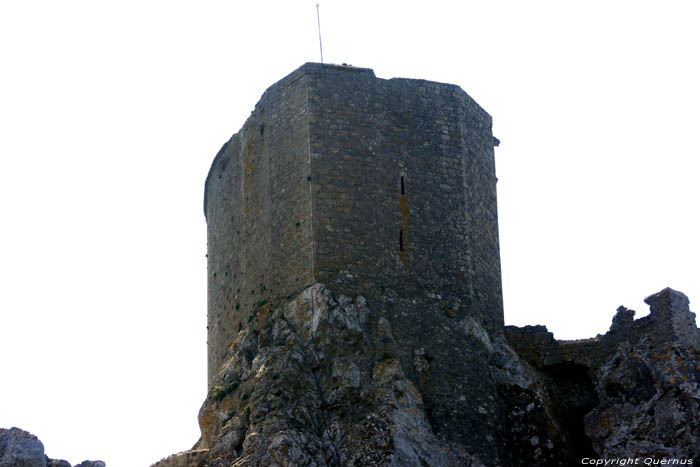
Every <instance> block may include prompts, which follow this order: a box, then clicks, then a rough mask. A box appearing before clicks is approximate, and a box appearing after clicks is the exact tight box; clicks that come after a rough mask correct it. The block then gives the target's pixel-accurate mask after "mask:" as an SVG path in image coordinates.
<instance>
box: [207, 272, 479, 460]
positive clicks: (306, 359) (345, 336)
mask: <svg viewBox="0 0 700 467" xmlns="http://www.w3.org/2000/svg"><path fill="white" fill-rule="evenodd" d="M395 346H396V343H395V342H394V340H393V337H392V334H391V329H390V327H389V323H388V322H387V321H386V320H385V319H383V318H381V317H378V316H376V315H374V314H373V313H372V312H371V311H370V310H369V309H368V308H367V306H366V304H365V301H364V299H363V298H362V297H357V298H355V299H350V298H347V297H344V296H340V297H338V298H337V299H335V298H334V297H333V296H332V295H331V292H330V291H329V290H328V289H326V288H325V287H324V286H322V285H320V284H317V285H314V286H312V287H309V288H307V289H305V290H304V291H303V292H302V293H301V294H300V295H299V296H298V297H297V298H295V299H293V300H291V301H289V302H288V303H286V304H284V306H282V307H280V308H276V309H273V308H272V306H270V305H263V306H262V307H260V308H259V309H258V310H257V312H256V314H255V316H254V318H252V319H251V320H250V322H249V323H248V326H246V327H245V328H244V329H242V330H241V331H240V333H239V335H238V337H237V338H236V339H235V341H234V342H233V344H232V346H231V348H230V351H229V354H228V355H229V357H228V359H227V361H226V362H225V364H224V365H223V366H222V368H221V369H220V371H219V372H218V374H217V375H216V378H215V384H214V386H213V388H212V389H211V391H210V393H209V396H208V397H207V400H206V402H205V403H204V405H203V407H202V409H201V411H200V427H201V430H202V440H201V441H200V443H198V445H197V447H199V448H206V449H209V460H208V464H207V465H208V466H210V467H211V466H219V465H226V466H228V465H231V466H268V465H294V466H330V465H363V466H373V465H396V466H411V465H415V466H421V465H444V466H462V465H466V466H469V465H474V466H479V465H483V464H482V463H481V461H480V460H478V459H476V458H474V457H472V456H471V455H470V453H468V452H465V451H464V449H463V448H461V447H460V446H457V445H454V444H450V443H447V442H443V441H441V440H440V439H438V438H437V437H436V436H435V434H434V433H433V432H432V430H431V427H430V424H429V422H428V420H427V418H426V414H425V408H424V405H423V400H422V397H421V394H420V393H419V392H418V390H417V389H416V386H415V385H414V383H413V382H412V381H411V380H410V379H408V378H407V377H406V374H405V371H404V368H402V366H401V363H400V361H399V359H397V358H396V348H395Z"/></svg>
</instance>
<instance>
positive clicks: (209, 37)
mask: <svg viewBox="0 0 700 467" xmlns="http://www.w3.org/2000/svg"><path fill="white" fill-rule="evenodd" d="M698 5H699V4H698V3H697V1H674V0H665V1H663V2H661V1H660V0H657V1H653V2H652V1H643V0H641V1H640V0H636V1H622V0H606V1H591V0H589V1H586V2H569V1H561V0H557V1H536V0H535V1H528V2H525V1H522V0H520V1H512V2H509V1H489V2H475V1H467V2H407V1H401V2H394V1H391V2H389V1H382V2H379V1H374V2H369V1H357V0H355V1H352V2H350V1H340V0H335V1H332V0H329V1H324V2H321V26H322V32H323V40H324V43H323V45H324V58H325V59H326V62H331V63H342V62H346V63H350V64H353V65H356V66H363V67H369V68H373V69H374V71H375V73H376V74H377V76H379V77H382V78H391V77H409V78H423V79H431V80H436V81H442V82H449V83H455V84H458V85H460V86H461V87H462V88H463V89H464V90H465V91H466V92H467V93H469V94H470V95H471V96H472V97H473V98H474V99H476V100H477V102H479V103H480V104H481V105H482V106H483V107H484V108H485V109H486V110H487V111H488V112H489V113H490V114H491V115H492V116H493V117H494V134H495V135H496V136H497V137H498V138H500V139H501V142H502V143H501V146H500V147H499V148H497V150H496V159H497V170H498V177H499V185H498V188H499V192H498V196H499V200H498V201H499V217H500V232H501V256H502V265H503V287H504V295H505V307H506V322H507V323H509V324H519V325H522V324H546V325H547V326H548V327H549V329H550V330H551V331H553V332H554V333H555V335H556V336H557V337H559V338H582V337H592V336H594V335H595V334H597V333H603V332H605V331H606V330H607V329H608V327H609V324H610V321H611V319H612V316H613V314H614V312H615V309H616V307H617V306H618V305H621V304H624V305H626V306H628V307H631V308H634V309H636V310H637V311H638V315H643V314H646V313H647V307H646V305H644V304H643V302H642V299H643V298H644V297H645V296H646V295H649V294H651V293H654V292H657V291H658V290H661V289H662V288H663V287H666V286H671V287H673V288H675V289H677V290H681V291H683V292H685V293H686V294H687V295H688V296H689V297H690V299H691V308H693V304H694V303H696V302H694V300H700V284H699V283H698V280H697V279H698V276H697V273H696V268H697V267H698V265H699V264H700V248H699V247H698V233H699V232H698V225H699V224H700V216H699V214H698V208H697V202H698V200H700V188H698V183H697V177H698V168H699V162H698V161H699V157H700V139H699V138H698V128H700V115H699V109H700V86H699V85H698V83H700V65H699V63H700V61H699V60H698V48H699V46H700V27H698V24H699V20H700V16H699V15H698V13H699V9H700V7H699V6H698ZM307 61H319V53H318V36H317V30H316V10H315V2H310V1H286V2H281V1H280V2H272V1H259V2H253V1H247V2H234V1H227V2H224V1H219V2H215V1H201V2H184V1H172V0H171V1H167V2H166V1H143V0H142V1H133V0H121V1H118V2H117V1H112V2H107V1H95V0H92V1H70V0H68V1H62V2H55V1H32V0H24V1H21V2H20V1H15V0H2V1H0V220H1V222H2V228H1V229H0V355H2V357H1V360H0V362H1V366H0V427H6V428H7V427H10V426H13V425H14V426H19V427H22V428H24V429H26V430H29V431H31V432H33V433H34V434H36V435H38V436H39V437H40V438H41V439H42V441H43V442H44V445H45V446H46V452H47V454H48V455H49V456H51V457H54V458H64V459H67V460H68V461H70V462H71V463H73V464H75V463H77V462H79V461H82V460H84V459H88V458H90V459H102V460H104V461H106V462H107V464H108V466H109V467H130V466H147V465H149V464H150V463H152V462H155V461H157V460H158V459H160V458H161V457H163V456H166V455H168V454H171V453H174V452H177V451H181V450H184V449H188V448H189V447H190V446H191V445H192V444H193V443H194V442H195V441H196V440H197V438H198V436H199V429H198V427H197V411H198V410H199V407H200V405H201V403H202V402H203V400H204V397H205V393H206V263H205V256H204V255H205V252H206V228H205V223H204V216H203V213H202V196H203V187H204V179H205V177H206V174H207V171H208V169H209V165H210V163H211V161H212V159H213V157H214V155H215V154H216V152H217V151H218V149H219V148H220V147H221V145H222V144H223V143H224V142H225V141H226V140H227V139H228V138H229V137H230V136H231V135H232V134H233V133H235V132H236V131H238V129H239V128H240V126H241V125H242V124H243V122H244V121H245V118H246V117H247V116H248V115H249V114H250V111H251V110H252V109H253V107H254V105H255V103H256V102H257V100H258V99H259V97H260V96H261V94H262V93H263V91H264V90H265V89H266V88H267V87H268V86H269V85H271V84H272V83H274V82H275V81H277V80H278V79H280V78H282V77H283V76H285V75H286V74H288V73H290V72H291V71H293V70H294V69H296V68H297V67H299V66H300V65H301V64H303V63H304V62H307Z"/></svg>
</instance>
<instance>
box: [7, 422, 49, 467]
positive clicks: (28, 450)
mask: <svg viewBox="0 0 700 467" xmlns="http://www.w3.org/2000/svg"><path fill="white" fill-rule="evenodd" d="M0 467H46V456H44V445H43V444H42V443H41V441H39V438H37V437H36V436H34V435H32V434H31V433H28V432H26V431H24V430H21V429H19V428H14V427H13V428H10V429H9V430H7V429H4V428H0Z"/></svg>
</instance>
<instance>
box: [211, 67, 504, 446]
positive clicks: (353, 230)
mask: <svg viewBox="0 0 700 467" xmlns="http://www.w3.org/2000/svg"><path fill="white" fill-rule="evenodd" d="M495 143H496V140H495V138H493V136H492V133H491V117H490V116H489V115H488V114H487V113H486V112H485V111H484V110H483V109H481V107H479V106H478V104H476V102H474V101H473V100H472V99H471V98H470V97H469V96H468V95H467V94H466V93H465V92H464V91H462V90H461V89H460V88H459V87H457V86H454V85H449V84H442V83H435V82H428V81H423V80H409V79H392V80H383V79H377V78H376V77H375V76H374V73H373V72H372V70H369V69H362V68H355V67H347V66H336V65H321V64H311V63H309V64H305V65H303V66H302V67H301V68H299V69H298V70H296V71H295V72H293V73H292V74H290V75H289V76H287V77H286V78H284V79H283V80H281V81H280V82H278V83H277V84H275V85H273V86H272V87H271V88H269V89H268V90H267V91H266V92H265V94H264V95H263V97H262V98H261V100H260V102H259V103H258V105H256V108H255V110H254V111H253V113H252V115H251V117H250V118H249V119H248V121H247V122H246V123H245V125H244V127H243V128H242V129H241V131H240V132H239V133H238V134H236V135H234V136H233V137H232V138H231V140H230V141H229V142H228V143H227V145H225V146H224V148H222V151H221V152H220V154H219V155H218V156H217V157H216V159H215V161H214V163H213V165H212V169H211V171H210V174H209V176H208V178H207V186H206V197H205V213H206V216H207V225H208V256H209V383H210V385H211V381H212V378H213V376H214V375H215V373H216V371H217V370H218V368H219V366H220V365H221V363H222V360H223V358H224V355H225V351H226V349H227V347H228V345H229V344H230V343H231V341H232V339H233V336H234V335H235V333H236V332H237V331H238V330H239V329H240V327H241V324H242V323H244V322H245V321H246V320H248V319H250V318H251V317H252V316H253V314H254V313H255V312H256V309H257V308H258V307H260V306H262V305H263V304H264V303H265V301H266V300H270V301H273V302H275V301H278V300H282V299H285V298H286V297H287V296H290V295H292V294H293V293H295V292H296V291H299V290H301V289H302V288H303V287H305V286H307V285H309V284H312V283H319V282H320V283H324V284H326V285H327V286H328V287H329V288H330V289H331V290H332V291H333V292H334V293H340V294H345V295H348V296H355V295H358V294H359V295H362V296H364V297H365V298H366V299H367V301H368V303H369V304H370V306H372V308H373V309H376V310H378V311H379V312H380V313H381V314H382V317H383V318H385V319H387V320H388V321H389V322H390V323H391V327H392V330H393V331H392V332H393V334H394V338H395V339H396V341H397V342H398V343H399V345H398V346H397V350H396V354H397V355H395V357H397V358H398V359H399V360H400V361H401V362H402V365H403V366H404V368H406V371H407V373H408V376H409V377H410V378H411V379H412V380H413V381H414V382H415V383H416V384H417V385H418V387H419V388H420V390H421V392H422V394H423V396H424V399H425V404H426V409H427V411H428V415H429V417H430V418H431V422H432V423H433V426H434V427H435V429H436V431H437V432H438V433H439V434H440V435H441V436H444V437H446V438H449V439H452V440H454V441H458V442H463V443H465V444H466V445H467V446H474V447H476V446H478V447H479V449H483V450H484V452H486V451H488V450H492V451H493V450H498V449H500V447H499V446H500V445H501V444H502V440H499V439H496V438H495V437H494V436H493V433H496V432H498V431H499V430H498V429H497V426H498V425H499V423H500V421H499V420H500V417H501V415H502V414H501V413H500V408H499V406H498V404H497V402H496V401H495V400H494V398H493V397H492V394H494V393H495V392H496V388H495V384H496V383H495V382H494V381H493V379H492V378H491V377H490V376H489V375H490V374H491V372H489V371H488V368H489V363H488V362H489V355H490V352H492V346H491V341H493V340H494V339H498V338H499V336H501V333H502V325H503V310H502V295H501V274H500V256H499V247H498V224H497V212H496V176H495V164H494V152H493V146H494V144H495Z"/></svg>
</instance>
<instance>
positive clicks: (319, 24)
mask: <svg viewBox="0 0 700 467" xmlns="http://www.w3.org/2000/svg"><path fill="white" fill-rule="evenodd" d="M316 20H317V21H318V47H319V48H320V49H321V64H323V43H322V42H321V15H320V14H319V12H318V3H317V4H316Z"/></svg>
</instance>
